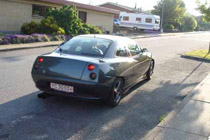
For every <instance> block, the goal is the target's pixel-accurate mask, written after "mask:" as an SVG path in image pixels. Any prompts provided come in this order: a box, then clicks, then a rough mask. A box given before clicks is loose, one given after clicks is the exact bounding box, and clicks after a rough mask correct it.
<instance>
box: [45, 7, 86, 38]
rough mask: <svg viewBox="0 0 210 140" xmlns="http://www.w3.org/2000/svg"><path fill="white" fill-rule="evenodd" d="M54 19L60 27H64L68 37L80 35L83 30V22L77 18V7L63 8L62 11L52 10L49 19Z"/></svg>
mask: <svg viewBox="0 0 210 140" xmlns="http://www.w3.org/2000/svg"><path fill="white" fill-rule="evenodd" d="M48 16H50V17H53V18H54V19H55V21H56V22H57V24H58V26H60V27H62V28H63V29H64V30H65V32H66V34H67V35H71V36H75V35H78V32H79V29H81V28H82V22H81V20H80V19H79V18H78V16H77V10H76V7H75V6H63V7H62V8H60V9H53V8H52V9H50V10H49V11H48V13H47V17H48Z"/></svg>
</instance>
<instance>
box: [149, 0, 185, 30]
mask: <svg viewBox="0 0 210 140" xmlns="http://www.w3.org/2000/svg"><path fill="white" fill-rule="evenodd" d="M164 5H165V6H164V7H165V8H164V18H163V25H165V24H172V25H173V26H174V28H179V27H180V25H181V21H182V18H183V17H184V15H185V12H186V8H185V3H184V1H183V0H164ZM161 13H162V1H158V4H157V5H156V6H154V10H152V14H155V15H162V14H161Z"/></svg>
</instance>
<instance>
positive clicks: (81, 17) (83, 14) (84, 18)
mask: <svg viewBox="0 0 210 140" xmlns="http://www.w3.org/2000/svg"><path fill="white" fill-rule="evenodd" d="M79 18H80V19H81V20H82V22H83V23H86V21H87V12H83V11H79Z"/></svg>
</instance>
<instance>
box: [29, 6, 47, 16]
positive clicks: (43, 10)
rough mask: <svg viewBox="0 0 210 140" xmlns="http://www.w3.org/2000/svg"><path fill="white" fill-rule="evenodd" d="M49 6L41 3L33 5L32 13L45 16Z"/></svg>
mask: <svg viewBox="0 0 210 140" xmlns="http://www.w3.org/2000/svg"><path fill="white" fill-rule="evenodd" d="M48 8H49V7H47V6H42V5H33V8H32V15H38V16H45V15H46V12H47V10H48Z"/></svg>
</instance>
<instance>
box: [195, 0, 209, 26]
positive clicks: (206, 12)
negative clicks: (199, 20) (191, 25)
mask: <svg viewBox="0 0 210 140" xmlns="http://www.w3.org/2000/svg"><path fill="white" fill-rule="evenodd" d="M198 10H199V11H200V12H201V13H202V14H203V17H204V19H205V20H206V21H207V22H210V6H209V5H208V4H207V3H205V4H200V2H199V1H198Z"/></svg>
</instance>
